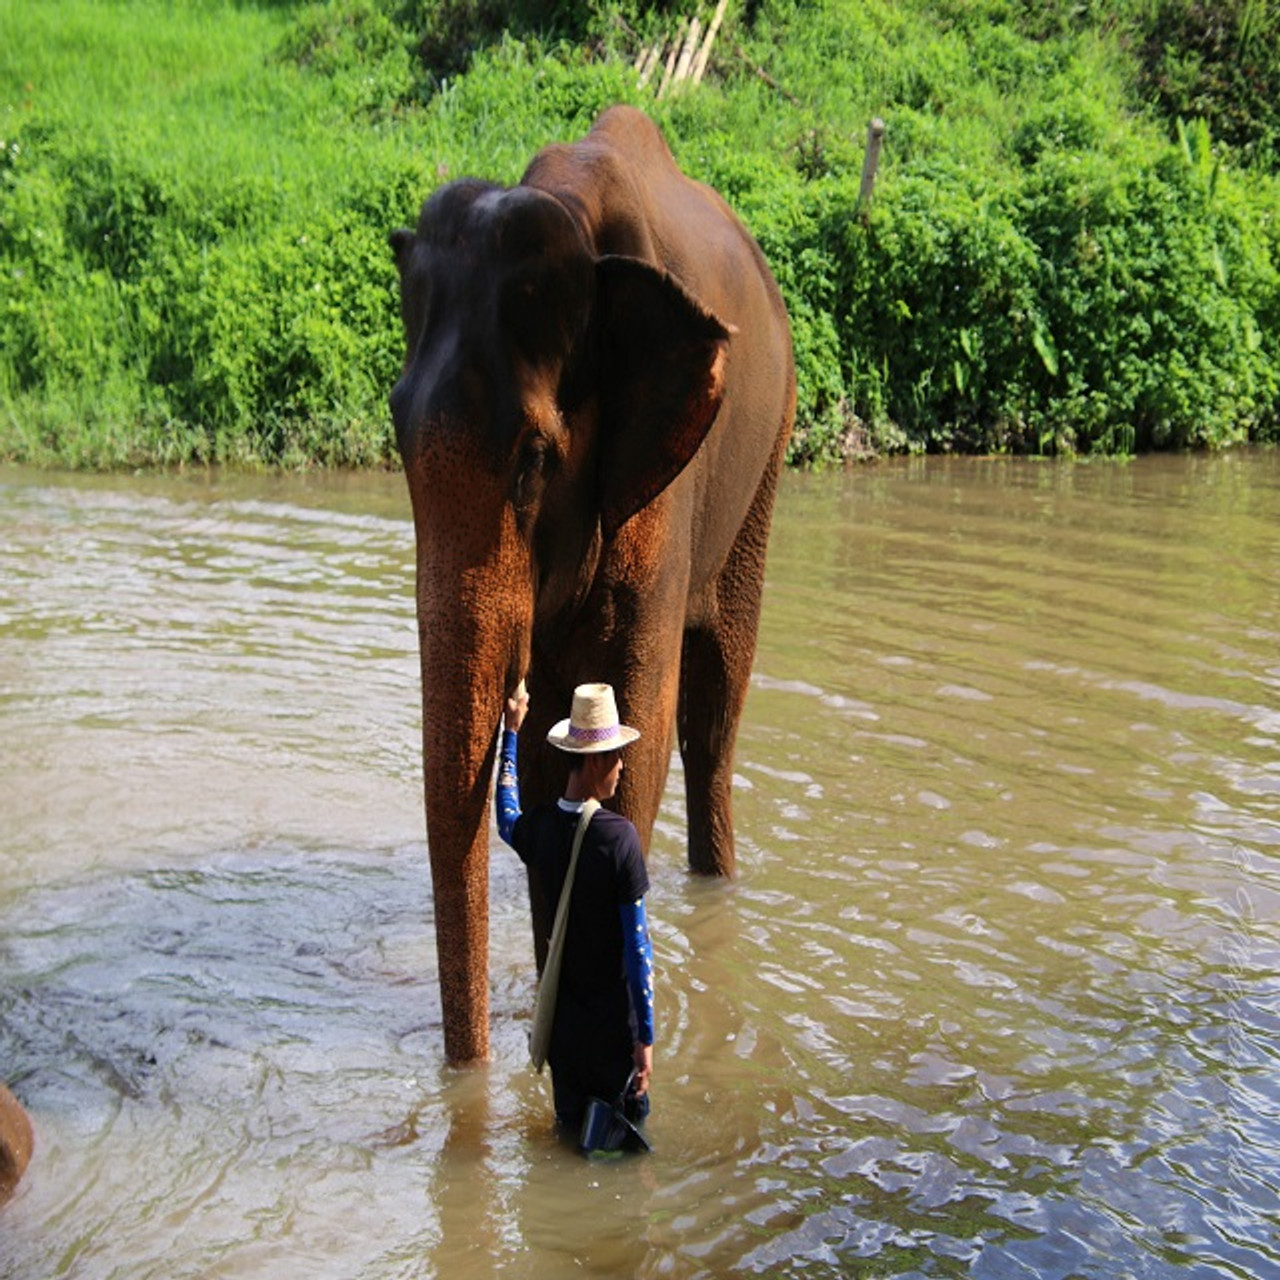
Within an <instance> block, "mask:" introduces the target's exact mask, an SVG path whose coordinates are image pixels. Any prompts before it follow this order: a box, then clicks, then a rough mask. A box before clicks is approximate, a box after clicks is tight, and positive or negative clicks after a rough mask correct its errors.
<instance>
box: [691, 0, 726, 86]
mask: <svg viewBox="0 0 1280 1280" xmlns="http://www.w3.org/2000/svg"><path fill="white" fill-rule="evenodd" d="M728 7H729V0H720V3H719V4H718V5H716V12H715V17H713V18H712V19H711V24H710V25H709V26H708V27H707V36H706V39H705V40H703V42H702V48H701V49H699V50H698V57H697V60H696V61H695V62H694V64H693V77H692V79H693V83H694V84H701V83H702V75H703V72H705V71H706V69H707V59H708V58H710V57H711V46H712V44H713V43H714V41H715V38H716V36H717V35H718V34H719V32H720V24H721V23H722V22H723V21H724V11H725V10H726V9H727V8H728Z"/></svg>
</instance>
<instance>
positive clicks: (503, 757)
mask: <svg viewBox="0 0 1280 1280" xmlns="http://www.w3.org/2000/svg"><path fill="white" fill-rule="evenodd" d="M495 799H496V802H497V809H498V834H499V835H500V836H501V837H502V839H503V840H504V841H505V842H506V843H507V844H510V845H511V847H512V848H513V849H514V848H515V845H514V844H511V837H512V834H513V832H514V831H515V829H516V819H517V818H519V816H520V781H519V779H518V778H517V777H516V731H515V730H514V729H504V730H503V731H502V750H501V753H500V754H499V756H498V787H497V792H496V796H495Z"/></svg>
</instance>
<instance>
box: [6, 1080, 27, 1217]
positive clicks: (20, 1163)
mask: <svg viewBox="0 0 1280 1280" xmlns="http://www.w3.org/2000/svg"><path fill="white" fill-rule="evenodd" d="M34 1146H35V1135H34V1134H33V1133H32V1130H31V1121H30V1120H28V1119H27V1113H26V1112H25V1111H23V1109H22V1105H21V1103H19V1101H18V1100H17V1098H15V1097H14V1096H13V1094H11V1093H10V1092H9V1090H8V1089H7V1088H5V1086H4V1085H2V1084H0V1204H3V1203H4V1202H5V1201H6V1200H7V1199H8V1198H9V1197H10V1196H11V1195H12V1194H13V1189H14V1188H15V1187H16V1186H17V1185H18V1180H19V1179H20V1178H21V1177H22V1175H23V1174H24V1173H25V1172H26V1169H27V1165H28V1164H29V1163H30V1160H31V1151H32V1148H33V1147H34Z"/></svg>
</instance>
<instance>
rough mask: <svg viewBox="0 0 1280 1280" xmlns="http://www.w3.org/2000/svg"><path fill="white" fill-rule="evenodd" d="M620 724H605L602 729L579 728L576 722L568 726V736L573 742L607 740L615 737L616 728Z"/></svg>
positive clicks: (617, 728) (619, 726)
mask: <svg viewBox="0 0 1280 1280" xmlns="http://www.w3.org/2000/svg"><path fill="white" fill-rule="evenodd" d="M621 727H622V726H621V725H619V724H617V723H614V724H610V725H605V726H604V728H602V729H581V728H579V727H578V726H577V725H576V724H571V725H570V726H569V735H568V736H569V737H570V738H572V739H573V741H574V742H607V741H608V740H609V739H610V738H614V737H617V734H618V730H619V729H620V728H621Z"/></svg>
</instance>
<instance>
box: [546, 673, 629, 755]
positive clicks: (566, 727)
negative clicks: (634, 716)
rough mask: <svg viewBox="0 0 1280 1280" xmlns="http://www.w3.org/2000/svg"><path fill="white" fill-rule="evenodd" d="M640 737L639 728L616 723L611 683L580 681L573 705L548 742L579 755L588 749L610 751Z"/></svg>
mask: <svg viewBox="0 0 1280 1280" xmlns="http://www.w3.org/2000/svg"><path fill="white" fill-rule="evenodd" d="M639 736H640V730H639V729H632V728H630V727H629V726H628V725H625V724H620V723H619V722H618V704H617V703H616V702H615V701H614V699H613V686H612V685H610V684H580V685H579V686H578V687H577V688H576V689H575V690H574V691H573V708H572V710H571V712H570V714H569V718H568V719H567V720H561V721H560V723H559V724H558V725H556V726H555V727H554V728H553V729H552V730H551V732H550V733H548V734H547V741H548V742H549V743H551V745H552V746H553V747H559V748H560V750H561V751H574V752H577V753H578V754H579V755H582V754H585V753H587V752H590V751H612V750H614V749H615V748H616V747H625V746H626V745H627V743H629V742H634V741H635V740H636V739H637V738H638V737H639Z"/></svg>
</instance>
